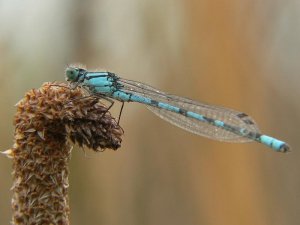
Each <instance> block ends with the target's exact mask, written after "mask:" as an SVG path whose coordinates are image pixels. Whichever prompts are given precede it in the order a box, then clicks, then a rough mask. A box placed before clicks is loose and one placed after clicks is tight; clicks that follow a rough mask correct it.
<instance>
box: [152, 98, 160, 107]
mask: <svg viewBox="0 0 300 225" xmlns="http://www.w3.org/2000/svg"><path fill="white" fill-rule="evenodd" d="M158 104H159V102H158V101H155V100H153V99H151V105H153V106H156V107H158Z"/></svg>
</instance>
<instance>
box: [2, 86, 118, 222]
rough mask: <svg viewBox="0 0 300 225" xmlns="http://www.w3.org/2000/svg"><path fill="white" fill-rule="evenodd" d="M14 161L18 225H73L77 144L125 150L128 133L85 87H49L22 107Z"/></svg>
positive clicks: (31, 95)
mask: <svg viewBox="0 0 300 225" xmlns="http://www.w3.org/2000/svg"><path fill="white" fill-rule="evenodd" d="M14 124H15V144H14V146H13V148H12V149H10V150H8V151H6V152H5V154H7V155H8V156H9V157H11V158H12V159H13V179H14V183H13V187H12V190H13V199H12V208H13V221H12V223H13V224H62V225H64V224H69V218H68V215H69V206H68V195H67V188H68V186H69V182H68V173H69V172H68V166H67V165H68V161H69V158H70V153H71V144H70V143H69V140H71V141H72V142H73V143H76V144H78V145H79V146H81V147H87V148H91V149H93V150H94V151H103V150H104V149H106V148H110V149H113V150H116V149H118V148H119V147H120V146H121V141H122V140H121V136H122V134H123V130H122V128H121V127H120V126H119V125H118V124H117V123H116V121H115V119H114V118H112V117H111V115H110V113H109V112H108V111H107V107H106V106H105V105H103V104H102V103H101V102H100V101H99V99H97V98H94V97H86V96H85V95H84V92H83V90H82V89H80V88H76V89H74V90H71V89H69V88H68V86H67V85H66V84H64V83H45V84H43V85H42V87H41V88H40V89H38V90H35V89H34V90H31V91H29V92H28V93H26V95H25V97H24V98H23V99H22V100H21V101H19V102H18V103H17V113H16V115H15V119H14Z"/></svg>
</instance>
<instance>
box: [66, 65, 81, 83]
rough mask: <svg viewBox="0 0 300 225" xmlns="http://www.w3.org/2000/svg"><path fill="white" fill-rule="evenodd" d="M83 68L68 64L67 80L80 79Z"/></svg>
mask: <svg viewBox="0 0 300 225" xmlns="http://www.w3.org/2000/svg"><path fill="white" fill-rule="evenodd" d="M81 70H82V69H80V68H78V67H71V66H68V67H67V69H66V80H67V81H70V82H76V81H78V78H79V75H80V71H81Z"/></svg>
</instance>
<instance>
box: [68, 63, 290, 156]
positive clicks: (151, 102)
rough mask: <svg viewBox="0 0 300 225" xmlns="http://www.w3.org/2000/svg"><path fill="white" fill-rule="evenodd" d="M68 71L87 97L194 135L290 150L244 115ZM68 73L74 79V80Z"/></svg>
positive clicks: (103, 75) (111, 77) (105, 75)
mask: <svg viewBox="0 0 300 225" xmlns="http://www.w3.org/2000/svg"><path fill="white" fill-rule="evenodd" d="M68 69H69V71H68ZM68 69H67V71H68V72H66V73H67V80H69V81H70V82H73V83H76V84H77V85H80V86H81V87H83V88H85V89H86V90H88V92H90V93H91V94H93V95H96V96H99V97H108V98H111V99H114V100H118V101H121V102H138V103H141V104H144V105H146V106H147V108H148V109H149V110H151V111H152V112H154V113H155V114H156V115H158V116H159V117H160V118H162V119H164V120H166V121H168V122H170V123H172V124H174V125H176V126H178V127H180V128H182V129H185V130H187V131H189V132H192V133H195V134H197V135H201V136H204V137H208V138H211V139H215V140H219V141H227V142H250V141H257V142H259V143H262V144H264V145H266V146H268V147H270V148H271V149H273V150H274V151H277V152H287V151H289V149H290V148H289V145H288V144H287V143H285V142H283V141H280V140H277V139H275V138H273V137H270V136H267V135H264V134H261V133H260V131H259V129H258V126H257V125H256V123H255V121H254V120H253V119H252V118H251V117H250V116H248V115H247V114H245V113H241V112H238V111H235V110H232V109H227V108H223V107H220V106H214V105H209V104H205V103H200V102H196V101H193V100H191V99H188V98H183V97H179V96H176V95H171V94H167V93H165V92H162V91H159V90H157V89H155V88H153V87H151V86H149V85H146V84H143V83H139V82H136V81H131V80H126V79H123V78H120V77H118V76H117V75H115V74H114V73H110V72H88V71H86V70H84V69H80V68H72V67H71V68H68ZM72 72H74V73H75V74H77V76H75V77H74V75H73V73H72ZM70 74H71V75H70Z"/></svg>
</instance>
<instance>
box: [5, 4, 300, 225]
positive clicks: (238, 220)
mask: <svg viewBox="0 0 300 225" xmlns="http://www.w3.org/2000/svg"><path fill="white" fill-rule="evenodd" d="M299 40H300V2H299V1H297V0H275V1H274V0H264V1H260V0H239V1H237V0H228V1H223V0H216V1H209V0H194V1H193V0H190V1H183V0H165V1H159V0H142V1H141V0H114V1H111V0H100V1H97V0H86V1H80V0H73V1H71V0H66V1H60V0H52V1H33V0H25V1H24V0H23V1H21V0H0V71H1V73H0V94H1V98H0V107H1V109H2V110H1V111H0V116H1V123H0V140H1V142H0V149H1V150H5V149H8V148H10V147H11V146H12V144H13V134H14V127H13V125H12V120H13V116H14V113H15V110H16V109H15V107H14V105H15V103H16V102H17V101H19V100H20V99H21V98H22V97H23V96H24V93H25V92H26V91H27V90H29V89H31V88H38V87H40V86H41V84H42V83H43V82H46V81H54V80H59V81H62V80H64V70H65V68H66V65H67V64H69V63H82V64H84V65H86V66H87V68H89V69H105V70H109V71H112V72H115V73H117V74H119V75H121V76H122V77H124V78H127V79H133V80H137V81H141V82H144V83H147V84H149V85H151V86H154V87H157V88H159V89H162V90H164V91H166V92H170V93H174V94H177V95H180V96H186V97H189V98H192V99H196V100H199V101H203V102H209V103H212V104H216V105H223V106H226V107H229V108H233V109H236V110H239V111H242V112H246V113H248V114H250V115H251V116H252V117H253V118H255V120H256V121H257V123H258V124H259V126H260V128H261V130H262V131H263V132H264V133H266V134H268V135H271V136H274V137H277V138H280V139H282V140H285V141H287V142H288V143H289V144H290V145H291V146H292V152H291V153H290V154H281V153H275V152H272V150H270V149H268V148H267V147H265V146H263V145H261V144H258V143H248V144H231V143H223V142H217V141H212V140H208V139H205V138H202V137H199V136H196V135H193V134H190V133H187V132H185V131H183V130H181V129H179V128H176V127H174V126H172V125H170V124H168V123H166V122H164V121H162V120H160V119H159V118H158V117H156V116H155V115H154V114H152V113H151V112H149V111H148V110H147V109H146V108H145V107H143V106H142V105H138V104H134V103H128V104H126V105H125V108H124V111H123V115H122V119H121V125H122V127H123V128H124V130H125V135H124V137H123V143H122V147H121V148H120V149H119V150H118V151H116V152H114V151H111V150H106V151H105V152H104V153H99V154H95V153H93V152H91V151H89V150H87V151H86V154H85V153H84V152H83V151H82V150H81V149H79V148H75V149H74V151H73V154H72V158H71V161H70V173H71V174H70V188H69V192H70V205H71V224H73V225H79V224H107V225H117V224H123V225H127V224H128V225H135V224H136V225H138V224H139V225H140V224H143V225H147V224H149V225H150V224H156V225H159V224H173V225H177V224H178V225H179V224H180V225H182V224H190V225H194V224H209V225H224V224H225V225H226V224H230V225H240V224H243V225H253V224H255V225H271V224H272V225H282V224H289V225H296V224H299V221H300V213H299V212H300V205H299V202H300V176H299V171H300V161H299V159H300V155H299V151H298V147H297V139H298V140H299V130H297V129H298V125H299V124H300V116H299V115H300V114H299V112H300V104H299V97H300V88H299V84H300V75H299V72H300V63H299V52H300V44H299ZM119 110H120V104H116V105H115V106H114V108H113V109H112V113H113V115H115V116H116V117H117V116H118V112H119ZM11 164H12V163H11V160H9V159H7V158H5V157H4V156H0V176H1V182H0V199H1V201H0V223H1V224H8V223H9V221H10V218H11V209H10V199H11V195H12V193H11V191H10V187H11V185H12V178H11Z"/></svg>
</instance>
